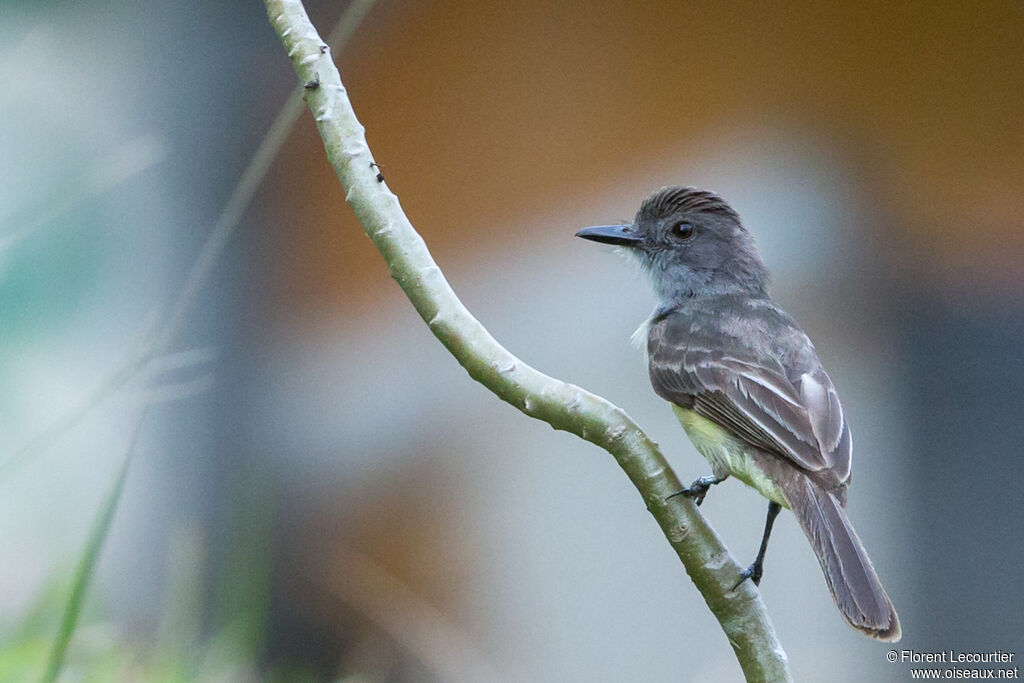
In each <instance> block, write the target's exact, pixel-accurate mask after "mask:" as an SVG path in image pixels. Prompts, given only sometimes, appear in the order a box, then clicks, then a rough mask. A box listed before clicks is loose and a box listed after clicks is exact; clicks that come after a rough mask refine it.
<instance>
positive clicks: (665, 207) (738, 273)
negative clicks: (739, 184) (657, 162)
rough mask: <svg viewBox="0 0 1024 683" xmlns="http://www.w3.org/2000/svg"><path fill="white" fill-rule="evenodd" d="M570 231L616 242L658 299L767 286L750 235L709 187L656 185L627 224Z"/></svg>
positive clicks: (757, 291) (753, 291) (758, 289)
mask: <svg viewBox="0 0 1024 683" xmlns="http://www.w3.org/2000/svg"><path fill="white" fill-rule="evenodd" d="M576 235H577V237H582V238H584V239H588V240H592V241H594V242H603V243H605V244H614V245H616V246H619V247H622V249H623V250H624V251H625V252H626V253H628V254H630V255H631V256H633V257H635V258H636V259H637V261H639V263H640V265H641V266H643V268H644V270H646V271H647V272H648V273H649V274H650V276H651V282H652V284H653V285H654V289H655V291H657V292H658V295H659V296H661V298H662V299H663V300H664V301H676V300H679V299H683V298H688V297H693V296H701V295H714V294H724V293H729V292H743V293H747V294H764V293H765V292H766V290H767V286H768V272H767V270H765V267H764V264H763V263H762V262H761V257H760V256H759V255H758V253H757V248H756V247H755V246H754V239H753V237H751V235H750V233H748V232H747V231H746V229H745V228H744V227H743V225H742V224H741V223H740V217H739V215H738V214H737V213H736V212H735V211H734V210H733V209H732V207H731V206H729V205H728V204H726V203H725V200H723V199H722V198H721V197H719V196H718V195H717V194H715V193H713V192H708V191H706V190H698V189H697V188H694V187H666V188H662V189H660V190H658V191H657V192H655V193H654V194H652V195H651V196H649V197H648V198H647V199H645V200H644V202H643V204H642V205H641V206H640V210H639V211H637V213H636V217H635V218H634V219H633V222H632V223H631V224H628V225H601V226H596V227H592V228H584V229H583V230H580V231H579V232H577V233H576Z"/></svg>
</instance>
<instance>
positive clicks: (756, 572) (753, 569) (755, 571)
mask: <svg viewBox="0 0 1024 683" xmlns="http://www.w3.org/2000/svg"><path fill="white" fill-rule="evenodd" d="M762 573H764V567H763V565H760V564H758V563H757V562H755V563H753V564H752V565H750V566H749V567H747V568H746V569H744V570H743V571H741V572H740V580H739V581H737V582H736V584H735V585H734V586H733V587H732V589H733V590H736V589H737V588H739V587H740V586H741V585H742V584H743V582H744V581H746V580H747V579H750V580H751V582H753V584H754V585H755V586H758V587H760V586H761V574H762Z"/></svg>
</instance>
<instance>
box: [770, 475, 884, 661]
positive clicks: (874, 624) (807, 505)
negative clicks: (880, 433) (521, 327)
mask: <svg viewBox="0 0 1024 683" xmlns="http://www.w3.org/2000/svg"><path fill="white" fill-rule="evenodd" d="M786 496H787V498H789V502H790V506H791V508H792V510H793V514H794V515H795V516H796V518H797V521H798V522H799V523H800V526H801V528H803V530H804V533H805V534H807V538H808V540H810V542H811V547H813V548H814V554H815V555H817V556H818V562H819V563H820V564H821V569H822V571H823V572H824V573H825V581H826V582H827V583H828V587H829V590H830V591H832V597H833V598H834V599H835V601H836V606H837V607H838V608H839V611H840V612H842V614H843V617H844V618H845V619H846V621H847V623H849V624H850V626H852V627H853V628H855V629H857V630H858V631H862V632H863V633H866V634H867V635H869V636H871V637H872V638H877V639H878V640H883V641H887V642H895V641H897V640H899V639H900V635H901V632H900V620H899V617H898V616H897V615H896V610H895V609H894V608H893V606H892V601H891V600H889V596H888V595H887V594H886V592H885V589H884V588H882V583H881V581H879V580H878V575H877V574H876V573H875V568H874V567H873V566H872V565H871V560H870V559H869V558H868V554H867V552H866V551H865V550H864V546H863V545H862V544H861V542H860V539H859V538H858V537H857V532H856V531H854V530H853V525H851V524H850V520H849V519H848V518H847V516H846V511H845V510H844V509H843V506H842V505H841V504H840V503H839V501H838V500H836V498H835V496H833V495H832V494H830V493H828V492H827V491H825V490H823V489H822V488H821V487H820V486H818V485H817V484H815V483H814V482H813V481H811V480H810V479H808V478H807V477H804V476H800V477H798V478H796V480H795V481H793V482H792V484H791V485H790V486H787V487H786Z"/></svg>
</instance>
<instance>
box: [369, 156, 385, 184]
mask: <svg viewBox="0 0 1024 683" xmlns="http://www.w3.org/2000/svg"><path fill="white" fill-rule="evenodd" d="M370 168H375V169H377V182H378V183H383V182H384V174H383V173H381V172H380V166H378V165H377V164H375V163H374V162H372V161H371V162H370Z"/></svg>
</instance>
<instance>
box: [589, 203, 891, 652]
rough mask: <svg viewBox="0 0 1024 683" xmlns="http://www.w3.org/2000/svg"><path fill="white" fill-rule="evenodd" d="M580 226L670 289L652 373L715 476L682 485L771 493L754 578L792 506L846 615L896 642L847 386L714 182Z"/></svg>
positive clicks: (652, 343)
mask: <svg viewBox="0 0 1024 683" xmlns="http://www.w3.org/2000/svg"><path fill="white" fill-rule="evenodd" d="M578 234H579V235H580V236H581V237H584V238H587V239H592V240H595V241H599V242H606V243H611V244H617V245H620V246H622V247H625V248H626V250H627V252H628V253H630V254H631V255H633V256H634V257H635V258H636V259H637V260H638V261H639V262H640V264H641V265H642V266H643V267H644V269H645V270H647V271H648V272H649V274H650V276H651V281H652V283H653V285H654V288H655V290H656V291H657V292H658V294H659V296H660V298H661V304H660V305H659V307H658V308H657V309H656V310H655V312H654V314H653V315H652V316H651V318H650V320H649V321H648V322H647V351H648V358H649V371H650V379H651V384H652V386H653V387H654V390H655V392H656V393H657V394H658V395H659V396H660V397H662V398H663V399H665V400H666V401H669V402H670V403H672V404H673V406H674V407H675V410H676V413H677V415H678V416H679V419H680V422H681V423H682V425H683V427H684V428H685V429H686V431H687V434H688V435H689V436H690V438H691V440H693V442H694V444H695V445H696V446H697V448H698V450H700V452H701V453H702V454H703V455H704V457H706V458H707V459H708V460H709V462H710V463H711V465H712V471H713V473H714V475H715V477H714V480H710V481H709V480H707V479H705V480H704V481H700V480H699V481H698V482H695V485H694V487H693V488H691V489H687V490H686V492H687V493H691V494H693V495H694V497H695V498H696V500H697V501H698V503H699V501H700V500H701V499H702V498H703V495H704V492H706V490H707V488H708V485H709V484H713V483H717V481H721V480H722V479H725V478H726V477H728V476H736V477H737V478H738V479H740V480H742V481H744V482H745V483H747V484H749V485H750V486H752V487H754V488H755V489H757V490H758V491H760V492H761V493H762V494H763V495H765V496H766V497H767V498H768V499H769V500H770V501H772V505H771V506H770V508H769V518H768V523H767V526H766V530H765V538H764V541H763V543H762V548H761V551H760V552H759V553H758V559H757V560H756V561H755V564H754V565H751V569H750V570H748V572H745V574H744V576H745V577H751V578H753V579H754V581H755V582H757V581H758V580H759V579H760V572H761V562H762V561H763V559H764V550H765V547H766V545H767V539H768V535H769V534H770V531H771V524H772V521H773V520H774V513H775V512H777V510H778V505H781V506H784V507H787V508H789V509H791V510H792V511H793V513H794V515H795V516H796V518H797V521H798V522H799V523H800V526H801V528H803V530H804V533H805V534H806V535H807V538H808V540H809V541H810V543H811V547H812V548H813V549H814V552H815V555H816V556H817V557H818V561H819V563H820V564H821V568H822V571H823V572H824V575H825V580H826V582H827V584H828V587H829V589H830V590H831V592H832V596H833V597H834V599H835V602H836V605H837V606H838V607H839V610H840V612H841V613H842V614H843V616H844V617H845V619H846V621H847V622H848V623H849V624H850V625H851V626H853V627H854V628H856V629H858V630H860V631H862V632H864V633H866V634H867V635H869V636H871V637H873V638H878V639H879V640H886V641H894V640H898V639H899V637H900V625H899V618H898V617H897V615H896V611H895V609H894V608H893V606H892V602H891V601H890V600H889V597H888V595H886V593H885V590H884V589H883V588H882V585H881V582H880V581H879V579H878V576H877V575H876V574H875V570H874V568H873V567H872V565H871V560H870V559H869V558H868V556H867V553H866V552H865V550H864V547H863V545H862V544H861V542H860V539H859V538H858V537H857V534H856V532H855V531H854V530H853V527H852V525H851V524H850V522H849V519H848V518H847V516H846V512H845V510H844V508H845V505H846V490H847V487H848V486H849V483H850V463H851V454H852V447H853V442H852V438H851V435H850V428H849V425H848V424H847V422H846V419H845V417H844V415H843V410H842V406H841V405H840V403H839V396H838V394H837V393H836V390H835V387H834V386H833V384H832V381H831V379H829V376H828V374H827V373H826V372H825V370H824V368H823V367H822V365H821V361H819V360H818V355H817V353H816V352H815V350H814V346H813V344H811V341H810V340H809V339H808V338H807V335H806V334H804V332H803V330H801V329H800V327H799V326H798V325H797V324H796V322H794V321H793V319H792V318H791V317H790V316H789V315H787V314H786V313H785V312H784V311H782V310H781V309H780V308H779V307H778V306H776V305H775V303H774V302H773V301H772V300H771V299H770V298H769V296H768V292H767V283H768V273H767V271H766V270H765V267H764V265H763V263H762V262H761V259H760V256H758V253H757V250H756V248H755V246H754V243H753V239H752V238H751V236H750V235H749V233H748V232H747V231H746V230H745V229H744V228H743V226H742V224H741V223H740V219H739V216H738V215H737V214H736V212H735V211H734V210H733V209H732V208H731V207H730V206H729V205H728V204H726V203H725V202H724V201H723V200H722V199H721V198H720V197H719V196H718V195H716V194H714V193H711V192H706V191H703V190H698V189H695V188H690V187H677V188H665V189H662V190H659V191H658V192H656V193H654V194H653V195H651V196H650V197H648V198H647V199H646V200H645V201H644V203H643V205H642V206H641V207H640V210H639V212H638V213H637V215H636V219H635V220H634V222H633V224H632V225H625V226H602V227H598V228H587V229H585V230H582V231H580V232H579V233H578ZM698 484H700V486H699V487H698V486H697V485H698ZM773 511H774V512H773Z"/></svg>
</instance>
